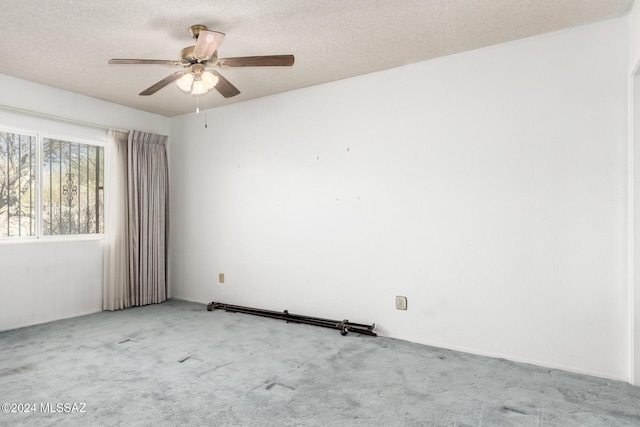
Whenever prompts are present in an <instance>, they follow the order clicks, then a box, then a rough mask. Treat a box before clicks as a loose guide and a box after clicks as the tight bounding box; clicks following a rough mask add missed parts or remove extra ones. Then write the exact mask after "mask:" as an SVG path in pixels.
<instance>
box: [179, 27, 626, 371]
mask: <svg viewBox="0 0 640 427" xmlns="http://www.w3.org/2000/svg"><path fill="white" fill-rule="evenodd" d="M628 36H629V34H628V19H627V18H626V17H625V18H620V19H616V20H611V21H607V22H604V23H599V24H595V25H589V26H584V27H580V28H575V29H571V30H567V31H563V32H558V33H553V34H548V35H543V36H540V37H535V38H530V39H526V40H521V41H516V42H512V43H508V44H503V45H498V46H494V47H490V48H486V49H481V50H477V51H473V52H467V53H463V54H458V55H454V56H450V57H446V58H441V59H437V60H432V61H428V62H424V63H420V64H415V65H410V66H405V67H402V68H397V69H393V70H390V71H386V72H381V73H376V74H370V75H366V76H361V77H357V78H353V79H349V80H343V81H339V82H334V83H331V84H326V85H321V86H316V87H312V88H307V89H304V90H299V91H295V92H290V93H286V94H282V95H278V96H273V97H268V98H262V99H259V100H255V101H251V102H245V103H241V104H235V105H231V106H227V107H223V108H217V109H215V110H211V111H209V114H208V118H209V127H208V128H207V129H205V128H204V117H203V114H202V113H201V114H200V115H195V114H189V115H185V116H181V117H177V118H174V119H172V122H171V140H172V145H171V160H172V186H171V189H172V194H171V200H172V211H171V212H172V218H171V227H172V237H171V245H172V246H171V280H172V292H173V295H174V296H175V297H178V298H184V299H190V300H196V301H201V302H209V301H212V300H215V301H222V302H227V303H232V304H240V305H248V306H255V307H262V308H267V309H274V310H283V309H288V310H290V311H292V312H298V313H303V314H308V315H317V316H322V317H329V318H336V319H343V318H345V317H347V318H349V319H350V320H352V321H357V322H366V323H370V322H376V323H377V324H378V325H379V332H381V333H383V334H385V335H388V336H392V337H398V338H402V339H408V340H412V341H416V342H421V343H427V344H433V345H437V346H441V347H447V348H453V349H462V350H466V351H470V352H474V353H480V354H487V355H494V356H502V357H506V358H509V359H512V360H520V361H528V362H533V363H536V364H540V365H546V366H551V367H560V368H565V369H569V370H573V371H578V372H586V373H592V374H596V375H601V376H605V377H611V378H620V379H627V378H628V363H629V352H628V350H629V348H628V347H629V346H628V344H629V342H628V334H629V318H628V295H627V292H628V288H627V285H626V270H625V263H626V258H625V257H626V246H625V245H626V234H625V233H626V229H625V227H626V224H625V220H626V218H625V214H626V183H627V182H626V163H625V162H626V158H625V155H626V138H627V129H626V126H627V71H628V52H629V43H628ZM240 89H241V90H242V88H240ZM219 272H222V273H225V275H226V282H227V283H225V284H217V275H218V273H219ZM396 295H406V296H407V297H408V305H409V309H408V311H406V312H401V311H397V310H396V309H395V307H394V299H395V296H396Z"/></svg>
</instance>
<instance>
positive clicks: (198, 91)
mask: <svg viewBox="0 0 640 427" xmlns="http://www.w3.org/2000/svg"><path fill="white" fill-rule="evenodd" d="M207 90H208V89H207V88H206V87H205V86H204V82H203V81H202V80H196V81H195V82H193V89H192V90H191V94H193V95H202V94H203V93H207Z"/></svg>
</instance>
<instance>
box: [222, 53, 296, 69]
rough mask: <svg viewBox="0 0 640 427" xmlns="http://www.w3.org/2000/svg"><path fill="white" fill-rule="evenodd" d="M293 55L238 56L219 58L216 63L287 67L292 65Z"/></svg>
mask: <svg viewBox="0 0 640 427" xmlns="http://www.w3.org/2000/svg"><path fill="white" fill-rule="evenodd" d="M294 62H295V58H294V56H293V55H268V56H240V57H237V58H221V59H220V60H219V61H218V63H217V65H218V66H220V67H222V68H228V67H288V66H291V65H293V63H294Z"/></svg>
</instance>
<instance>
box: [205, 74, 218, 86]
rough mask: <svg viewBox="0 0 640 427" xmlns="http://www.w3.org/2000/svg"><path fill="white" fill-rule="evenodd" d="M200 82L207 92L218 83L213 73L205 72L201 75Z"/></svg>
mask: <svg viewBox="0 0 640 427" xmlns="http://www.w3.org/2000/svg"><path fill="white" fill-rule="evenodd" d="M202 81H203V82H204V87H206V88H207V90H209V89H211V88H213V87H214V86H215V85H216V84H217V83H218V76H214V75H213V73H210V72H209V71H205V72H204V73H202Z"/></svg>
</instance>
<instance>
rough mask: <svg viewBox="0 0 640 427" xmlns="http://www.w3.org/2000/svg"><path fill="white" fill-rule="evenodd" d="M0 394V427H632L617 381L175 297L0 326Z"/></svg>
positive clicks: (639, 400) (634, 419)
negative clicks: (11, 406)
mask: <svg viewBox="0 0 640 427" xmlns="http://www.w3.org/2000/svg"><path fill="white" fill-rule="evenodd" d="M283 308H284V307H283ZM306 314H311V313H306ZM345 314H346V315H348V313H345ZM351 320H354V321H361V322H367V321H370V320H375V319H351ZM0 396H1V397H0V402H2V403H4V402H7V403H16V404H19V403H21V404H25V403H26V404H29V405H31V404H35V405H36V408H35V409H36V412H35V413H0V425H3V426H4V425H7V426H8V425H12V426H13V425H25V426H46V425H82V426H93V425H101V426H116V425H126V426H136V425H150V426H165V425H167V426H187V425H188V426H540V425H543V426H563V427H570V426H607V427H610V426H639V425H640V388H637V387H633V386H630V385H628V384H626V383H622V382H617V381H609V380H604V379H599V378H593V377H589V376H582V375H576V374H571V373H567V372H563V371H558V370H550V369H543V368H538V367H534V366H530V365H525V364H518V363H511V362H507V361H504V360H498V359H491V358H485V357H479V356H473V355H469V354H464V353H458V352H453V351H447V350H442V349H437V348H433V347H428V346H422V345H417V344H412V343H408V342H404V341H399V340H394V339H389V338H380V337H378V338H373V337H367V336H358V335H353V334H349V335H347V336H346V337H343V336H341V335H340V333H339V332H338V331H337V330H333V329H324V328H318V327H314V326H307V325H297V324H288V323H285V322H282V321H279V320H273V319H265V318H260V317H255V316H250V315H244V314H233V313H226V312H224V311H218V310H216V311H213V312H208V311H206V307H205V306H204V305H202V304H194V303H188V302H183V301H175V300H173V301H169V302H166V303H164V304H159V305H153V306H146V307H140V308H133V309H127V310H123V311H119V312H113V313H111V312H103V313H98V314H94V315H89V316H83V317H79V318H75V319H68V320H61V321H57V322H53V323H48V324H44V325H38V326H33V327H28V328H22V329H17V330H13V331H7V332H2V333H0ZM47 403H48V404H49V406H48V412H42V410H43V409H44V410H47V406H46V404H47ZM58 403H60V404H64V403H69V404H73V403H76V404H77V406H76V408H75V409H76V410H79V409H84V411H85V412H82V413H72V412H67V413H65V412H64V410H65V407H64V405H62V406H61V410H62V411H63V412H59V413H58V412H52V410H53V409H56V408H57V407H56V404H58ZM41 404H43V405H44V408H43V407H41ZM80 404H86V406H85V407H84V408H82V407H81V405H80ZM32 408H33V407H32ZM67 408H69V409H70V410H73V409H74V408H73V406H71V405H69V406H67Z"/></svg>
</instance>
